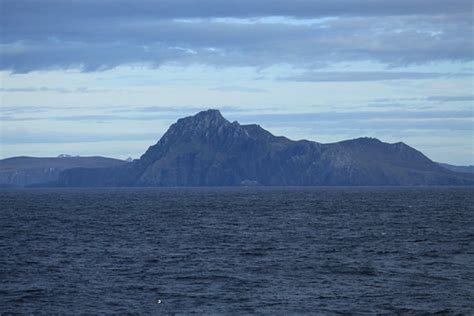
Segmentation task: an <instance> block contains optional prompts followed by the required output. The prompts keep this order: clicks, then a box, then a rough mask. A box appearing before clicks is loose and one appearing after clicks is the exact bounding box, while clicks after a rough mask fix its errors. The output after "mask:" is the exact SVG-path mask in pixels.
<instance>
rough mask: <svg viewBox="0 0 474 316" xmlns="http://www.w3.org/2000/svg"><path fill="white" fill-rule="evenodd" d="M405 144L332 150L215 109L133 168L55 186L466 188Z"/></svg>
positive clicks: (72, 176)
mask: <svg viewBox="0 0 474 316" xmlns="http://www.w3.org/2000/svg"><path fill="white" fill-rule="evenodd" d="M471 184H474V176H471V175H467V174H458V173H454V172H451V171H449V170H447V169H445V168H443V167H441V166H439V165H438V164H437V163H435V162H433V161H431V160H430V159H428V158H427V157H426V156H424V155H423V154H422V153H421V152H419V151H417V150H415V149H413V148H411V147H410V146H408V145H406V144H404V143H395V144H388V143H383V142H381V141H380V140H378V139H374V138H358V139H353V140H347V141H342V142H338V143H333V144H321V143H317V142H313V141H307V140H300V141H293V140H290V139H288V138H285V137H277V136H274V135H272V134H271V133H270V132H268V131H266V130H265V129H263V128H262V127H260V126H259V125H254V124H252V125H240V124H239V123H237V122H233V123H231V122H229V121H227V120H226V119H225V118H224V117H222V115H221V114H220V112H219V111H217V110H208V111H203V112H200V113H198V114H196V115H195V116H191V117H186V118H182V119H179V120H178V121H177V122H176V123H174V124H173V125H171V127H170V128H169V129H168V131H167V132H166V133H165V134H164V135H163V137H162V138H161V139H160V140H159V141H158V143H156V144H155V145H153V146H151V147H149V148H148V150H147V151H146V152H145V153H144V154H143V155H142V156H141V157H140V159H136V160H134V161H133V162H130V163H128V164H125V165H119V166H116V167H113V168H103V169H90V168H80V169H70V170H66V171H64V172H62V173H61V174H60V176H59V178H58V181H57V182H55V183H54V185H56V186H167V187H169V186H239V185H245V186H247V185H252V186H253V185H265V186H310V185H311V186H321V185H351V186H356V185H471Z"/></svg>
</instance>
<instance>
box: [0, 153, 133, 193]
mask: <svg viewBox="0 0 474 316" xmlns="http://www.w3.org/2000/svg"><path fill="white" fill-rule="evenodd" d="M124 163H125V161H122V160H118V159H112V158H104V157H72V156H69V155H64V154H61V155H59V156H58V157H56V158H35V157H13V158H7V159H2V160H0V187H24V186H29V185H33V184H41V183H46V182H52V181H56V180H57V179H58V176H59V174H60V173H61V172H62V171H64V170H67V169H72V168H78V167H83V168H109V167H113V166H119V165H122V164H124Z"/></svg>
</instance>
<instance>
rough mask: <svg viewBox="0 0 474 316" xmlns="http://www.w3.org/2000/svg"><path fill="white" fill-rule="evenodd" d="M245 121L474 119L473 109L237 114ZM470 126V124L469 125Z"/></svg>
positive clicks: (276, 122)
mask: <svg viewBox="0 0 474 316" xmlns="http://www.w3.org/2000/svg"><path fill="white" fill-rule="evenodd" d="M237 117H238V118H239V119H240V120H243V121H245V122H256V123H267V122H272V123H274V124H279V123H281V122H293V123H297V122H315V123H317V122H323V121H335V122H340V121H357V120H360V121H369V120H402V121H405V120H414V121H415V120H416V121H418V120H430V119H431V120H432V119H439V120H442V119H470V120H473V119H474V111H462V110H457V111H357V112H336V111H334V112H319V113H277V114H252V115H239V116H237ZM471 124H472V122H471ZM471 128H472V126H471Z"/></svg>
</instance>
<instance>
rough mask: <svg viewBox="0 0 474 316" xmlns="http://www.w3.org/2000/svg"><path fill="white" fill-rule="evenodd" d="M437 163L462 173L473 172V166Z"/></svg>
mask: <svg viewBox="0 0 474 316" xmlns="http://www.w3.org/2000/svg"><path fill="white" fill-rule="evenodd" d="M438 164H439V165H440V166H441V167H443V168H445V169H448V170H451V171H454V172H462V173H474V166H472V165H471V166H454V165H450V164H447V163H442V162H438Z"/></svg>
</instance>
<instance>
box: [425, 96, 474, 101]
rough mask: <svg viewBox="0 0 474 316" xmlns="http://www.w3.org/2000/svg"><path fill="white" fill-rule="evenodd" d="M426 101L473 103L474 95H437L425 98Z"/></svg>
mask: <svg viewBox="0 0 474 316" xmlns="http://www.w3.org/2000/svg"><path fill="white" fill-rule="evenodd" d="M426 100H427V101H435V102H472V101H474V95H450V96H445V95H438V96H431V97H427V98H426Z"/></svg>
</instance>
